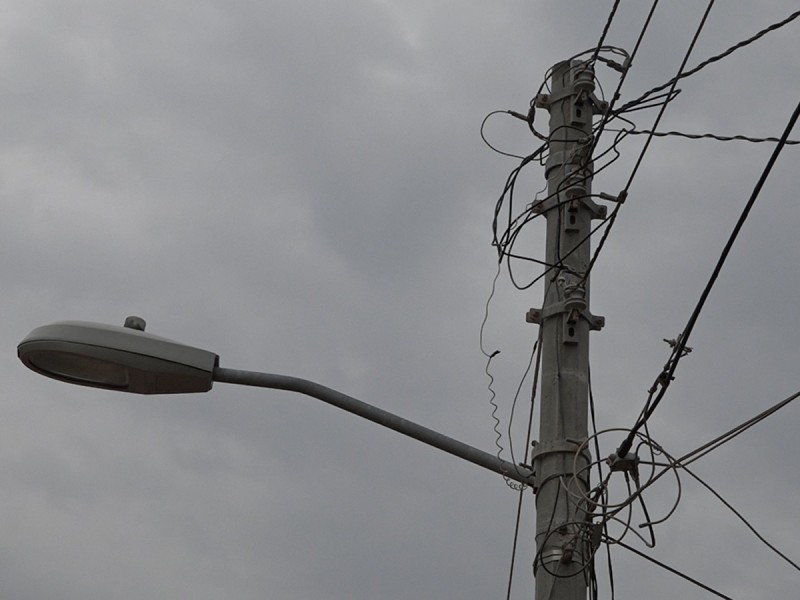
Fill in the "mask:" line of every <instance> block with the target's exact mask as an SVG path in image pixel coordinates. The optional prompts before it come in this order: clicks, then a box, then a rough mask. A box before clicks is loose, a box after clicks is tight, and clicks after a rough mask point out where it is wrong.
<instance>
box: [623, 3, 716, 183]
mask: <svg viewBox="0 0 800 600" xmlns="http://www.w3.org/2000/svg"><path fill="white" fill-rule="evenodd" d="M715 1H716V0H709V2H708V5H707V6H706V10H705V12H704V13H703V18H702V19H700V24H699V25H698V26H697V31H695V32H694V37H693V38H692V41H691V42H690V43H689V48H688V49H687V50H686V54H685V55H684V57H683V61H681V66H680V67H678V74H677V75H676V76H675V77H674V78H673V80H672V84H671V85H670V86H669V87H670V90H669V94H670V95H671V94H672V93H673V92H674V91H675V86H676V85H677V84H678V80H679V79H680V78H681V74H682V73H683V70H684V69H685V68H686V63H687V62H689V56H691V54H692V50H694V46H695V44H696V43H697V40H698V38H699V37H700V32H701V31H703V28H704V27H705V24H706V20H707V19H708V15H709V14H710V13H711V8H712V7H713V6H714V2H715ZM666 108H667V103H666V102H665V103H664V104H662V105H661V109H660V110H659V111H658V115H657V116H656V120H655V121H654V122H653V126H652V127H651V129H652V131H655V130H656V129H658V124H659V123H660V122H661V117H663V116H664V111H665V110H666ZM652 139H653V134H652V133H651V134H650V135H649V136H648V137H647V140H646V141H645V143H644V147H643V148H642V151H641V152H640V153H639V158H638V159H636V164H635V165H634V166H633V171H631V175H630V177H629V178H628V183H626V184H625V188H624V189H623V192H625V193H627V192H628V190H629V189H630V187H631V183H633V178H634V177H636V172H637V171H638V170H639V166H640V165H641V164H642V160H643V159H644V155H645V153H646V152H647V149H648V148H649V147H650V142H651V141H652Z"/></svg>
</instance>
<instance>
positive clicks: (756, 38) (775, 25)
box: [620, 10, 800, 110]
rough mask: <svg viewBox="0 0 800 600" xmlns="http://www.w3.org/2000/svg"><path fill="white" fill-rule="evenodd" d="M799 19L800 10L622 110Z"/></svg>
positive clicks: (673, 79) (640, 97)
mask: <svg viewBox="0 0 800 600" xmlns="http://www.w3.org/2000/svg"><path fill="white" fill-rule="evenodd" d="M797 17H800V10H798V11H796V12H794V13H792V14H791V15H789V16H788V17H786V18H785V19H784V20H783V21H778V22H777V23H773V24H772V25H770V26H769V27H765V28H764V29H762V30H761V31H759V32H758V33H756V34H755V35H753V36H752V37H749V38H747V39H746V40H742V41H741V42H739V43H737V44H735V45H733V46H731V47H730V48H728V49H727V50H725V51H724V52H721V53H720V54H717V55H715V56H712V57H711V58H708V59H706V60H704V61H703V62H701V63H700V64H699V65H697V66H696V67H694V68H692V69H689V70H688V71H685V72H683V73H679V74H678V75H676V76H675V77H673V78H672V79H670V80H669V81H667V82H666V83H663V84H661V85H659V86H656V87H654V88H653V89H651V90H648V91H647V92H645V93H644V94H642V95H641V96H639V97H638V98H636V99H635V100H631V101H630V102H627V103H626V104H625V105H623V107H622V108H621V109H620V110H624V109H625V108H626V107H628V106H634V105H637V104H639V103H641V102H643V101H644V100H645V99H647V98H648V97H650V96H651V95H652V94H654V93H655V92H660V91H661V90H663V89H666V88H668V87H670V86H671V85H674V84H675V83H677V82H678V81H679V80H681V79H685V78H686V77H689V76H691V75H694V74H695V73H697V72H698V71H700V70H701V69H703V68H705V67H707V66H708V65H710V64H712V63H715V62H717V61H720V60H722V59H723V58H725V57H726V56H729V55H731V54H732V53H733V52H735V51H736V50H739V49H740V48H744V47H745V46H749V45H750V44H752V43H753V42H755V41H756V40H759V39H760V38H762V37H763V36H765V35H766V34H768V33H770V32H772V31H775V30H777V29H780V28H781V27H783V26H784V25H787V24H788V23H791V22H792V21H794V20H795V19H796V18H797Z"/></svg>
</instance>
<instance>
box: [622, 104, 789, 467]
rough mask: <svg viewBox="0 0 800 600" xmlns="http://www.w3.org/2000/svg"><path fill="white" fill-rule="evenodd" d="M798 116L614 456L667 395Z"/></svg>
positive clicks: (627, 446)
mask: <svg viewBox="0 0 800 600" xmlns="http://www.w3.org/2000/svg"><path fill="white" fill-rule="evenodd" d="M799 116H800V102H798V103H797V106H796V107H795V109H794V112H793V113H792V116H791V117H790V118H789V122H788V123H787V124H786V128H785V129H784V131H783V134H782V135H781V138H780V141H779V142H778V144H777V145H776V146H775V148H774V150H773V151H772V154H771V155H770V157H769V160H768V161H767V164H766V166H765V167H764V170H763V171H762V173H761V176H760V177H759V178H758V182H757V183H756V185H755V188H753V192H752V193H751V194H750V198H749V199H748V201H747V204H746V205H745V207H744V209H743V210H742V213H741V215H739V219H738V220H737V222H736V225H735V226H734V228H733V231H732V232H731V235H730V236H729V238H728V241H727V243H726V244H725V247H724V248H723V250H722V254H721V255H720V257H719V259H718V260H717V264H716V265H715V267H714V271H713V272H712V274H711V277H710V278H709V280H708V283H707V284H706V287H705V289H704V290H703V293H702V294H701V295H700V299H699V300H698V302H697V305H696V306H695V308H694V311H692V315H691V316H690V317H689V321H688V323H687V324H686V327H685V328H684V330H683V333H681V334H680V336H679V338H678V340H677V343H676V344H675V348H674V350H673V352H672V355H671V356H670V359H669V360H668V361H667V363H666V365H665V366H664V369H663V370H662V372H661V373H660V374H659V376H658V377H657V378H656V381H655V383H654V384H653V387H652V388H651V390H655V389H656V388H659V390H658V394H657V395H656V396H655V397H653V392H652V391H651V394H650V398H648V402H647V404H646V406H645V409H644V410H643V412H642V415H641V416H640V417H639V419H638V420H637V422H636V424H635V425H634V427H633V429H631V433H630V434H629V435H628V437H627V438H626V439H625V440H624V441H623V443H622V445H621V446H620V447H619V450H618V451H617V454H618V455H619V456H625V454H627V453H628V451H629V450H630V447H631V445H632V443H633V436H634V435H635V434H636V432H637V431H638V430H639V428H640V427H641V426H642V425H643V424H644V423H646V422H647V420H648V419H649V418H650V416H651V415H652V414H653V411H654V410H655V409H656V407H657V406H658V405H659V403H660V402H661V400H662V399H663V397H664V395H665V394H666V392H667V389H668V388H669V384H670V382H671V381H672V380H673V378H674V374H675V370H676V369H677V367H678V362H679V361H680V359H681V358H682V357H683V356H684V355H685V350H686V343H687V342H688V341H689V336H690V335H691V333H692V330H693V329H694V325H695V323H696V322H697V319H698V318H699V316H700V313H701V311H702V310H703V307H704V306H705V303H706V300H707V299H708V296H709V294H710V293H711V289H712V288H713V287H714V283H715V282H716V280H717V277H718V276H719V274H720V271H721V270H722V266H723V265H724V264H725V260H726V259H727V258H728V255H729V254H730V251H731V248H732V247H733V244H734V242H735V241H736V238H737V237H738V235H739V232H740V231H741V230H742V227H743V226H744V223H745V221H746V220H747V217H748V216H749V214H750V211H751V209H752V208H753V205H754V204H755V202H756V199H757V198H758V196H759V194H760V193H761V190H762V188H763V187H764V183H766V181H767V178H768V177H769V174H770V173H771V172H772V168H773V167H774V166H775V162H776V161H777V159H778V156H780V153H781V150H783V147H784V146H785V144H786V140H787V139H789V134H790V133H791V132H792V129H793V128H794V125H795V123H796V122H797V119H798V117H799ZM651 399H652V402H651Z"/></svg>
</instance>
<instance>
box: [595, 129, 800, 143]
mask: <svg viewBox="0 0 800 600" xmlns="http://www.w3.org/2000/svg"><path fill="white" fill-rule="evenodd" d="M609 131H624V132H626V133H629V134H631V135H653V136H655V137H669V136H675V137H682V138H688V139H690V140H700V139H712V140H717V141H719V142H734V141H741V142H751V143H754V144H761V143H767V142H771V143H777V142H780V141H781V140H780V138H776V137H762V138H758V137H751V136H747V135H718V134H715V133H683V132H681V131H652V130H649V129H609ZM785 143H786V145H787V146H796V145H798V144H800V140H786V142H785Z"/></svg>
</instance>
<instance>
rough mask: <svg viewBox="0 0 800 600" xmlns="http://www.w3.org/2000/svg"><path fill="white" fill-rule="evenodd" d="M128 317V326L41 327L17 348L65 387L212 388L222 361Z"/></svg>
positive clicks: (27, 363)
mask: <svg viewBox="0 0 800 600" xmlns="http://www.w3.org/2000/svg"><path fill="white" fill-rule="evenodd" d="M144 327H145V323H144V320H143V319H140V318H138V317H128V319H127V320H126V321H125V326H124V327H116V326H113V325H103V324H100V323H90V322H85V321H61V322H58V323H53V324H51V325H45V326H43V327H37V328H36V329H34V330H33V331H31V333H30V334H28V336H27V337H26V338H25V339H24V340H22V342H20V344H19V346H17V355H18V356H19V358H20V360H21V361H22V362H23V363H24V364H25V366H27V367H28V368H30V369H32V370H34V371H36V372H37V373H40V374H42V375H46V376H47V377H52V378H53V379H58V380H59V381H65V382H67V383H75V384H78V385H86V386H90V387H97V388H103V389H108V390H118V391H123V392H132V393H136V394H179V393H191V392H207V391H208V390H210V389H211V385H212V378H213V373H214V369H215V367H216V366H217V364H218V357H217V355H216V354H214V353H213V352H209V351H207V350H201V349H200V348H193V347H191V346H184V345H183V344H179V343H177V342H173V341H172V340H168V339H166V338H162V337H159V336H156V335H151V334H149V333H145V331H144Z"/></svg>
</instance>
